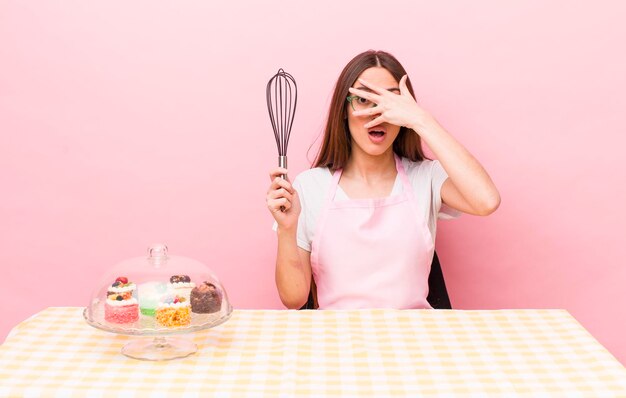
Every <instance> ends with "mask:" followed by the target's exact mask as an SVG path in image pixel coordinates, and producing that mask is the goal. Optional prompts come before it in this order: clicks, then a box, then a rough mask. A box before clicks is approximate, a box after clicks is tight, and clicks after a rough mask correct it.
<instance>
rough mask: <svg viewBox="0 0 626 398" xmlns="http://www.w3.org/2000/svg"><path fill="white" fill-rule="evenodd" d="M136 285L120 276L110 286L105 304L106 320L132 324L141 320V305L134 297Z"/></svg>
mask: <svg viewBox="0 0 626 398" xmlns="http://www.w3.org/2000/svg"><path fill="white" fill-rule="evenodd" d="M135 288H136V287H135V284H134V283H132V282H128V278H126V277H123V276H120V277H119V278H117V279H116V280H115V282H114V283H113V284H112V285H111V286H109V289H108V291H107V300H106V303H105V304H104V320H105V321H107V322H113V323H120V324H124V323H132V322H135V321H137V320H138V319H139V305H138V303H137V299H136V298H134V297H133V292H134V291H135Z"/></svg>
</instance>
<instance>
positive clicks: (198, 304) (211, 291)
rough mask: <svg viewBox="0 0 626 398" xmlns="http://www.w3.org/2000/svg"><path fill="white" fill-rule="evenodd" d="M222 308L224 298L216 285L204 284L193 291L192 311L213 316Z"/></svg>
mask: <svg viewBox="0 0 626 398" xmlns="http://www.w3.org/2000/svg"><path fill="white" fill-rule="evenodd" d="M221 308H222V296H221V294H220V292H219V291H218V290H217V288H216V287H215V285H214V284H212V283H209V282H206V281H204V282H202V283H201V284H200V285H199V286H197V287H194V288H193V290H192V291H191V311H192V312H195V313H196V314H211V313H213V312H218V311H219V310H220V309H221Z"/></svg>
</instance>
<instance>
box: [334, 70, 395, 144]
mask: <svg viewBox="0 0 626 398" xmlns="http://www.w3.org/2000/svg"><path fill="white" fill-rule="evenodd" d="M359 79H363V80H365V81H367V82H369V83H372V84H374V85H376V86H378V87H383V88H386V89H387V90H389V91H391V92H394V93H398V94H399V93H400V89H399V85H398V82H397V81H396V79H394V77H393V75H392V74H391V73H390V72H389V71H388V70H387V69H385V68H383V67H372V68H369V69H366V70H364V71H363V73H361V74H360V75H359ZM352 87H354V88H358V89H361V90H365V91H371V90H370V89H369V88H367V87H365V86H363V85H362V84H361V83H359V81H358V79H357V81H356V82H354V84H353V85H352ZM357 101H358V99H353V103H354V104H355V105H357ZM357 109H358V107H357ZM346 112H347V115H348V128H349V129H350V136H351V137H352V151H353V152H354V151H362V152H364V153H366V154H368V155H371V156H378V155H382V154H384V153H386V152H387V151H389V150H390V148H391V146H392V145H393V142H394V141H395V139H396V137H397V136H398V133H399V132H400V126H395V125H393V124H389V123H386V122H385V123H381V124H379V125H377V126H374V127H370V128H369V129H366V128H365V127H363V125H365V124H366V123H368V122H369V121H370V120H373V119H375V118H376V117H378V116H379V115H373V116H354V115H353V114H352V113H353V112H354V110H353V109H352V106H351V105H350V104H347V109H346Z"/></svg>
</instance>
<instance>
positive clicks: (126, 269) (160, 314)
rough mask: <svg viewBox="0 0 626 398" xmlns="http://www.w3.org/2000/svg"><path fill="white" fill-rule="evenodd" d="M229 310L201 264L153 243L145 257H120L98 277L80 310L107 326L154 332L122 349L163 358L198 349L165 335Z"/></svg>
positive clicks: (204, 324) (212, 321)
mask: <svg viewBox="0 0 626 398" xmlns="http://www.w3.org/2000/svg"><path fill="white" fill-rule="evenodd" d="M232 311H233V309H232V306H231V305H230V302H229V301H228V296H227V294H226V290H225V289H224V287H223V286H222V284H221V283H220V281H219V279H218V278H217V277H216V276H215V274H214V273H213V272H212V271H211V270H210V269H209V268H208V267H207V266H206V265H205V264H203V263H201V262H199V261H197V260H194V259H191V258H187V257H181V256H171V255H169V254H168V249H167V246H166V245H164V244H154V245H151V246H150V247H149V248H148V255H147V256H146V257H135V258H131V259H128V260H125V261H122V262H121V263H119V264H117V265H116V266H114V267H113V268H111V269H110V270H109V271H108V272H107V273H106V274H105V275H104V276H103V277H102V278H101V279H100V281H99V283H98V285H97V286H96V289H95V290H94V292H93V294H92V296H91V299H90V301H89V305H88V306H87V307H86V308H85V310H84V311H83V316H84V318H85V320H86V321H87V323H88V324H90V325H91V326H93V327H95V328H98V329H102V330H105V331H108V332H112V333H118V334H127V335H138V336H155V338H154V339H151V340H149V341H141V340H138V341H133V342H131V343H129V344H127V345H126V346H125V347H124V348H123V349H122V353H124V354H125V355H127V356H130V357H132V358H137V359H149V360H163V359H173V358H179V357H183V356H187V355H190V354H192V353H194V352H195V351H196V350H197V347H196V346H195V344H193V343H191V342H190V341H188V340H186V339H180V338H174V337H167V336H172V335H176V334H185V333H190V332H193V331H198V330H203V329H208V328H211V327H214V326H217V325H220V324H222V323H223V322H225V321H227V320H228V318H230V315H231V313H232Z"/></svg>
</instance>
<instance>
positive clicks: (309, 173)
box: [294, 167, 331, 188]
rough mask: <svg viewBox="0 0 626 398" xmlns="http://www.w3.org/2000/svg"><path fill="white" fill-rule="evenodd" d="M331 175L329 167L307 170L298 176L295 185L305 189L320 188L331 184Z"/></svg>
mask: <svg viewBox="0 0 626 398" xmlns="http://www.w3.org/2000/svg"><path fill="white" fill-rule="evenodd" d="M330 180H331V174H330V171H329V170H328V167H314V168H311V169H308V170H305V171H303V172H301V173H300V174H298V175H297V176H296V179H295V180H294V184H296V183H297V184H298V185H300V186H301V187H303V188H308V187H311V188H318V187H320V186H323V185H327V184H328V183H330Z"/></svg>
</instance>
